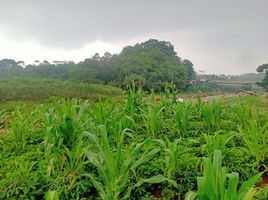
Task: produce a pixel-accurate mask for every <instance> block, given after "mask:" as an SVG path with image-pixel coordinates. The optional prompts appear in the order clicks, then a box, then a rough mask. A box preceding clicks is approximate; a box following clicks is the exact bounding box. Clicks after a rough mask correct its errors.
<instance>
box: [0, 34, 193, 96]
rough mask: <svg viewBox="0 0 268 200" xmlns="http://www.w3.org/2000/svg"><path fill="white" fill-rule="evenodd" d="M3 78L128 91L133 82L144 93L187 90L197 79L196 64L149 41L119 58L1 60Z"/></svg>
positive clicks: (167, 44) (170, 48) (166, 45)
mask: <svg viewBox="0 0 268 200" xmlns="http://www.w3.org/2000/svg"><path fill="white" fill-rule="evenodd" d="M0 76H5V77H11V76H19V77H40V78H54V79H59V80H72V81H79V82H86V83H104V84H110V85H113V86H117V87H121V88H126V87H127V86H128V85H129V84H132V83H133V82H134V83H135V84H136V85H137V86H139V87H141V88H143V89H144V90H154V91H162V90H163V89H164V87H165V84H166V83H173V84H174V85H175V86H176V88H177V89H179V90H186V89H187V88H188V87H189V86H190V82H191V80H192V79H193V77H194V76H195V71H194V68H193V64H192V62H191V61H189V60H182V59H181V58H180V57H179V56H178V55H177V52H175V50H174V46H173V45H172V44H171V43H170V42H168V41H158V40H156V39H150V40H148V41H145V42H142V43H137V44H135V45H134V46H127V47H125V48H123V50H122V51H121V52H120V53H119V54H111V53H109V52H106V53H105V54H104V55H103V56H100V55H99V54H98V53H96V54H95V55H94V56H93V57H91V58H87V59H85V60H84V61H81V62H78V63H74V62H73V61H68V62H67V61H54V62H48V61H43V62H39V61H36V62H35V63H34V64H29V65H26V66H24V62H23V61H15V60H12V59H3V60H0Z"/></svg>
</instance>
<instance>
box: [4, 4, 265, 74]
mask: <svg viewBox="0 0 268 200" xmlns="http://www.w3.org/2000/svg"><path fill="white" fill-rule="evenodd" d="M267 10H268V0H98V1H97V0H0V59H3V58H12V59H16V60H24V61H26V62H28V63H30V62H33V61H34V60H36V59H38V60H49V61H52V60H74V61H80V60H84V59H85V58H87V57H91V56H92V55H93V54H94V53H95V52H99V53H100V54H103V53H104V52H105V51H109V52H111V53H119V52H120V51H121V49H122V48H123V47H124V46H126V45H133V44H135V43H137V42H142V41H145V40H148V39H150V38H155V39H159V40H167V41H170V42H171V43H172V44H174V46H175V50H176V51H177V52H178V55H179V56H180V57H181V58H183V59H189V60H191V61H192V62H193V63H194V65H195V69H196V70H204V71H205V72H206V73H216V74H219V73H225V74H241V73H246V72H255V69H256V67H257V66H258V65H260V64H263V63H267V62H268V11H267Z"/></svg>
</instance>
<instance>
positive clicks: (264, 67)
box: [257, 64, 268, 91]
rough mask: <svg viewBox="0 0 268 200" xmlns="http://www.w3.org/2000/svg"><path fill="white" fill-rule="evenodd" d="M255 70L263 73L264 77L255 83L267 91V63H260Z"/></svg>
mask: <svg viewBox="0 0 268 200" xmlns="http://www.w3.org/2000/svg"><path fill="white" fill-rule="evenodd" d="M257 72H260V73H265V76H264V79H263V80H262V81H261V82H257V84H258V85H260V86H261V87H263V88H264V89H265V90H266V91H268V64H263V65H260V66H259V67H258V68H257Z"/></svg>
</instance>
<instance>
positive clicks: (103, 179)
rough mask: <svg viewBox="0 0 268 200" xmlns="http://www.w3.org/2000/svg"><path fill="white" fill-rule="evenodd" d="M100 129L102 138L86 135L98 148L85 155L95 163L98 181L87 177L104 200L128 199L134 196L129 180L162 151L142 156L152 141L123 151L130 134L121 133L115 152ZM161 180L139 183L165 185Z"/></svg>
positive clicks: (102, 128)
mask: <svg viewBox="0 0 268 200" xmlns="http://www.w3.org/2000/svg"><path fill="white" fill-rule="evenodd" d="M100 128H101V134H100V138H98V137H97V135H95V134H92V133H89V132H86V133H85V135H86V136H87V137H88V138H89V139H90V140H91V141H92V142H93V144H94V145H95V146H96V151H87V152H86V155H87V158H88V160H89V162H90V163H92V164H93V165H94V166H95V167H96V168H97V171H98V177H96V176H95V175H93V174H88V176H89V177H90V179H91V180H92V182H93V185H94V186H95V188H96V189H97V190H98V192H99V195H100V197H101V199H104V200H108V199H109V200H117V199H128V198H129V196H130V195H131V190H132V188H133V187H131V186H130V185H129V184H130V183H129V176H130V173H131V171H133V170H135V169H136V168H137V167H139V166H140V165H142V164H144V163H146V162H148V161H149V160H150V159H151V158H153V157H154V156H155V155H156V154H157V153H158V152H159V149H157V148H155V149H153V150H146V151H144V152H142V150H143V147H145V146H147V145H150V141H149V140H146V141H144V142H142V143H139V144H137V145H135V146H134V147H132V146H130V147H129V148H125V149H124V148H123V142H124V138H125V135H126V132H127V130H124V131H122V133H121V134H120V139H119V140H118V143H117V147H116V149H113V148H112V147H111V146H110V144H109V141H108V138H107V133H106V130H105V128H104V127H100ZM160 179H161V180H159V176H158V177H156V178H155V179H149V180H147V179H144V180H142V181H141V182H139V185H141V183H142V182H155V181H157V182H159V181H164V180H165V179H163V177H160Z"/></svg>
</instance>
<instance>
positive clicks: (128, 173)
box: [0, 87, 268, 200]
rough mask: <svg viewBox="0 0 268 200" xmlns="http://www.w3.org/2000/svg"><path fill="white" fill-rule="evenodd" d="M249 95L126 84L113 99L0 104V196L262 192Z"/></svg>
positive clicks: (260, 138) (259, 195)
mask: <svg viewBox="0 0 268 200" xmlns="http://www.w3.org/2000/svg"><path fill="white" fill-rule="evenodd" d="M252 98H253V99H252ZM255 102H258V97H250V98H248V97H246V98H245V97H244V98H240V99H232V100H231V101H227V100H217V101H216V100H214V101H210V102H207V103H205V102H202V101H201V100H197V101H192V100H191V101H190V100H189V101H184V102H179V103H177V102H176V98H175V93H174V88H171V90H168V88H167V87H166V92H165V94H164V95H163V96H162V97H161V98H160V99H157V100H156V99H155V96H153V95H151V96H148V95H147V96H146V98H145V96H144V94H143V93H142V91H141V90H138V89H136V88H130V89H129V90H128V94H127V96H126V97H125V98H124V99H122V101H120V102H118V101H117V102H115V101H109V100H108V99H105V100H101V101H98V102H94V103H89V102H88V101H85V100H77V99H51V100H50V101H49V102H48V103H44V104H40V105H35V106H33V107H31V108H30V109H29V108H28V107H24V106H18V107H16V108H15V109H13V110H12V111H10V112H8V111H1V112H0V113H1V114H0V122H1V125H2V130H4V132H1V133H0V134H1V137H0V138H1V139H0V159H1V162H0V199H49V200H52V199H54V200H55V199H105V200H116V199H155V198H160V199H180V198H182V197H184V196H185V195H186V194H187V193H188V192H189V191H197V193H194V192H191V193H188V195H187V196H186V198H188V199H194V198H196V197H197V199H201V200H203V199H214V200H222V199H226V200H227V199H235V200H236V199H254V198H255V199H267V189H265V187H262V186H263V184H264V183H265V175H266V170H267V167H266V165H267V160H268V157H267V155H268V154H267V147H266V144H267V136H266V135H267V131H268V126H267V121H268V115H267V112H263V111H262V112H260V111H259V109H260V108H261V106H262V105H261V104H260V103H259V104H255ZM3 128H4V129H3ZM227 169H228V172H227ZM238 177H239V178H238ZM252 177H253V178H252ZM261 177H262V178H261ZM196 179H197V181H196ZM248 180H249V181H248ZM215 181H216V182H215ZM259 187H261V188H260V189H259ZM231 197H232V198H231Z"/></svg>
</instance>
